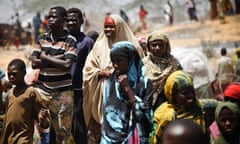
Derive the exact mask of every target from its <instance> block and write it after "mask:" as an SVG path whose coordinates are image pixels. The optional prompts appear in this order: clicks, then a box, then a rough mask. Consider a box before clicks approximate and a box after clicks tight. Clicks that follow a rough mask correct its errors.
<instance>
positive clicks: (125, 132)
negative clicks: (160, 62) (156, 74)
mask: <svg viewBox="0 0 240 144" xmlns="http://www.w3.org/2000/svg"><path fill="white" fill-rule="evenodd" d="M110 57H111V59H113V58H118V57H125V58H128V59H129V65H128V72H127V77H128V81H129V83H130V86H131V88H132V90H133V92H134V95H135V96H134V97H135V100H136V103H135V109H134V111H133V110H132V106H131V102H129V100H128V96H127V93H126V92H124V91H123V90H122V89H121V88H120V83H119V82H118V75H117V74H116V73H115V72H113V74H112V75H111V76H110V77H109V79H108V80H107V81H106V83H105V89H104V94H103V122H102V138H101V144H109V143H121V144H126V143H128V141H129V139H130V137H131V136H132V135H133V132H134V129H135V128H137V129H138V134H139V136H140V141H141V142H143V141H147V140H148V135H149V132H150V131H151V127H152V111H151V103H152V85H151V82H150V81H149V80H148V79H147V77H145V75H144V67H143V63H142V61H141V59H140V57H139V55H138V52H137V51H136V49H135V47H134V45H133V44H132V43H130V42H128V41H121V42H117V43H115V44H113V46H112V48H111V50H110Z"/></svg>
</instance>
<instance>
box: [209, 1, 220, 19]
mask: <svg viewBox="0 0 240 144" xmlns="http://www.w3.org/2000/svg"><path fill="white" fill-rule="evenodd" d="M209 1H210V12H209V16H210V19H211V20H214V19H216V18H217V16H218V11H217V0H209Z"/></svg>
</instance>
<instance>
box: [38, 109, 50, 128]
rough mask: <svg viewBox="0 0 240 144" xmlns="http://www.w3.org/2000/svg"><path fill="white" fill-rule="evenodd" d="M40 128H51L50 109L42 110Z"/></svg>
mask: <svg viewBox="0 0 240 144" xmlns="http://www.w3.org/2000/svg"><path fill="white" fill-rule="evenodd" d="M38 119H39V125H40V127H42V128H44V129H46V128H48V127H49V126H50V112H49V110H48V109H41V110H40V111H39V114H38Z"/></svg>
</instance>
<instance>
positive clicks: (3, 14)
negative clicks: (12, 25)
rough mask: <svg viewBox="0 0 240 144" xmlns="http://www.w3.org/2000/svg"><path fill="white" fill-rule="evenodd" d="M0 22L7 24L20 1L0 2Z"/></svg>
mask: <svg viewBox="0 0 240 144" xmlns="http://www.w3.org/2000/svg"><path fill="white" fill-rule="evenodd" d="M0 3H1V5H0V22H1V23H3V22H8V21H9V20H10V18H11V16H12V15H14V13H15V9H17V7H19V5H20V4H21V1H20V0H0Z"/></svg>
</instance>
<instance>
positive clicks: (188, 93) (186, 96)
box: [175, 86, 195, 108]
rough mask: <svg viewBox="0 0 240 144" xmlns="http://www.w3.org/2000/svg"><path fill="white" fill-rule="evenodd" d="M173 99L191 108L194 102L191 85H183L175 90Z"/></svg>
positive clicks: (193, 92)
mask: <svg viewBox="0 0 240 144" xmlns="http://www.w3.org/2000/svg"><path fill="white" fill-rule="evenodd" d="M175 100H176V103H177V104H179V105H181V106H183V107H185V108H191V106H192V105H193V104H194V103H195V91H194V88H193V86H189V87H185V88H183V89H181V90H180V91H179V92H177V94H176V97H175Z"/></svg>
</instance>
